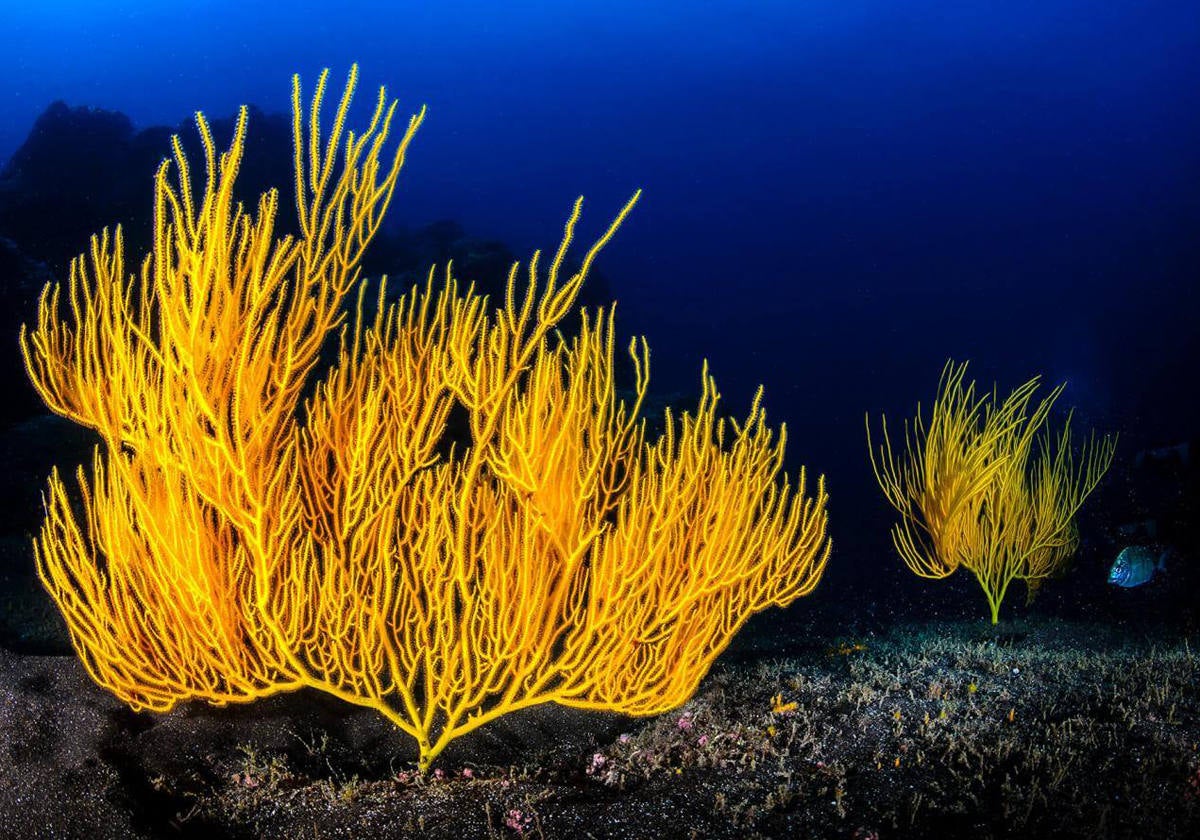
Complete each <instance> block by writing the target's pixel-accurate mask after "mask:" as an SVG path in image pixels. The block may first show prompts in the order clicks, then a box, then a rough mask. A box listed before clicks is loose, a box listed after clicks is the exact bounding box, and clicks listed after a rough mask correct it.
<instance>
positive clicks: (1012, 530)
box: [867, 362, 1116, 624]
mask: <svg viewBox="0 0 1200 840" xmlns="http://www.w3.org/2000/svg"><path fill="white" fill-rule="evenodd" d="M966 370H967V365H966V364H965V363H964V364H961V365H955V364H954V363H953V362H948V363H947V364H946V367H945V368H944V370H943V371H942V378H941V382H940V384H939V386H938V397H937V400H936V401H935V402H934V405H933V408H932V410H931V412H930V419H929V421H928V423H925V422H924V421H923V420H922V417H921V411H920V408H919V407H918V409H917V417H916V419H915V420H914V421H913V423H912V426H911V428H910V427H909V426H908V425H907V424H906V426H905V435H904V438H905V453H904V456H903V457H897V455H896V454H895V452H894V451H893V450H892V445H891V441H890V439H889V436H888V431H887V419H886V418H884V419H883V421H882V428H883V436H882V441H881V443H880V444H879V445H878V446H876V445H874V444H873V443H872V440H871V424H870V418H869V417H868V420H867V445H868V449H869V450H870V455H871V465H872V467H873V469H874V471H875V477H876V480H877V481H878V482H879V485H880V487H881V488H882V489H883V492H884V496H885V497H886V498H887V500H888V502H889V503H891V505H892V506H893V507H894V508H896V509H897V510H898V511H899V512H900V514H901V517H900V521H899V522H898V523H897V524H896V525H895V526H894V527H893V529H892V540H893V543H894V545H895V546H896V550H897V552H898V553H899V554H900V557H901V558H902V559H903V560H904V562H905V564H906V565H907V566H908V567H909V569H910V570H912V571H913V572H914V573H915V574H917V575H920V576H921V577H927V578H943V577H946V576H948V575H950V574H952V573H953V572H954V571H956V570H957V569H958V568H959V567H960V566H961V567H964V568H966V569H968V570H969V571H970V572H971V573H972V574H974V575H975V578H976V579H977V580H978V581H979V585H980V586H981V588H982V589H983V591H984V594H985V596H986V597H987V600H988V605H989V608H990V611H991V617H992V623H993V624H994V623H996V622H997V621H998V619H999V612H1000V604H1001V602H1003V600H1004V596H1005V594H1006V593H1007V591H1008V587H1009V584H1011V583H1012V581H1013V580H1023V581H1025V582H1026V584H1027V586H1028V587H1029V591H1030V592H1032V591H1034V590H1036V588H1037V587H1038V586H1039V585H1040V583H1041V581H1042V580H1044V579H1045V578H1047V577H1050V576H1053V575H1055V574H1058V573H1060V572H1061V571H1062V570H1063V568H1064V565H1065V563H1066V562H1067V560H1068V559H1069V558H1070V556H1071V555H1072V554H1073V553H1074V551H1075V547H1076V543H1077V536H1076V530H1075V524H1074V520H1075V515H1076V513H1078V511H1079V508H1080V507H1081V506H1082V504H1083V501H1084V499H1086V498H1087V496H1088V495H1089V494H1090V493H1091V492H1092V490H1094V489H1095V487H1096V485H1097V484H1098V483H1099V481H1100V479H1101V477H1102V476H1103V475H1104V473H1105V472H1106V471H1107V470H1108V467H1109V465H1110V464H1111V463H1112V459H1113V454H1114V452H1115V447H1116V441H1115V439H1110V438H1104V439H1103V440H1100V441H1097V440H1096V438H1095V437H1094V436H1093V437H1092V439H1091V440H1090V441H1089V442H1088V443H1087V444H1086V445H1085V446H1084V447H1083V449H1082V452H1081V453H1080V455H1079V459H1080V460H1079V463H1080V466H1079V467H1078V468H1077V467H1076V466H1075V463H1076V461H1075V455H1074V453H1073V451H1072V447H1071V445H1070V418H1068V419H1067V422H1066V423H1065V424H1064V427H1063V431H1062V433H1061V434H1060V435H1059V437H1058V438H1057V441H1054V440H1053V439H1052V438H1051V435H1050V433H1049V432H1048V431H1045V429H1046V424H1047V421H1048V418H1049V416H1050V411H1051V408H1052V407H1053V406H1054V403H1055V402H1056V401H1057V400H1058V398H1059V397H1060V396H1061V395H1062V392H1063V388H1064V387H1065V386H1063V385H1059V386H1057V387H1055V388H1053V389H1051V391H1050V392H1049V393H1048V394H1047V395H1046V396H1045V397H1043V398H1042V399H1041V400H1040V401H1038V402H1036V403H1035V402H1034V395H1035V393H1036V391H1037V388H1038V384H1039V379H1038V378H1037V377H1034V378H1033V379H1030V380H1029V381H1027V382H1025V383H1024V384H1022V385H1020V386H1019V387H1017V388H1015V389H1014V390H1013V391H1012V393H1010V394H1009V395H1008V397H1006V398H1005V399H1004V400H1003V401H1000V400H999V397H998V396H997V394H996V391H995V389H993V391H992V392H991V393H990V394H984V395H983V396H981V397H977V396H975V393H976V392H975V383H974V382H971V383H969V384H964V383H965V377H966ZM1039 435H1041V442H1040V445H1038V438H1039Z"/></svg>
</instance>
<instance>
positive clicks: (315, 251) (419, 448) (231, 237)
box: [21, 67, 829, 767]
mask: <svg viewBox="0 0 1200 840" xmlns="http://www.w3.org/2000/svg"><path fill="white" fill-rule="evenodd" d="M357 80H358V70H357V68H356V67H355V68H352V69H351V72H350V75H349V77H348V79H347V82H346V86H345V88H344V91H343V94H342V97H341V99H340V100H339V103H338V105H337V107H336V109H335V114H334V117H333V122H332V126H331V127H330V130H329V131H328V132H327V133H326V132H323V131H322V129H321V114H322V105H323V101H324V95H325V88H326V81H327V73H322V74H321V75H320V76H319V77H318V80H317V83H316V87H315V91H314V93H313V94H312V97H311V101H310V103H309V105H308V107H307V110H306V108H305V106H304V102H303V100H302V95H301V87H300V81H299V79H298V78H295V79H294V80H293V87H292V106H293V123H292V128H293V146H294V147H293V161H294V164H295V180H294V187H295V192H296V213H297V218H298V221H299V230H300V232H299V235H298V236H297V237H295V238H293V237H290V236H281V235H279V234H277V233H276V231H275V221H276V214H277V212H278V204H279V199H278V196H277V194H276V193H275V192H274V191H271V192H269V193H267V194H265V195H264V196H262V197H261V198H260V199H259V201H258V203H257V206H256V209H255V210H254V212H253V213H251V212H248V211H247V210H246V209H245V208H243V206H242V205H240V204H238V203H237V202H235V201H234V200H233V188H234V182H235V179H236V177H237V172H238V168H239V164H240V161H241V158H242V152H243V149H244V143H245V137H246V131H247V115H246V111H245V110H243V111H242V112H241V113H240V115H239V118H238V122H237V126H236V128H235V131H234V136H233V139H232V141H231V143H230V146H229V148H228V149H227V150H225V151H224V152H222V153H221V154H220V155H219V157H218V155H217V152H216V149H215V146H214V144H213V140H212V135H211V131H210V129H209V127H208V123H207V122H206V121H205V119H204V117H203V115H197V126H198V128H199V132H200V135H201V141H202V145H203V148H204V156H205V180H204V189H203V194H200V193H199V192H198V191H197V192H196V194H193V186H192V183H191V169H190V167H189V163H188V160H187V158H186V156H185V154H184V151H183V147H182V144H181V143H180V142H179V141H178V140H175V141H173V143H172V151H173V164H172V163H171V162H164V164H163V166H162V167H160V169H159V170H158V173H157V175H156V178H155V182H154V197H153V198H154V238H153V245H152V249H151V251H150V253H149V254H148V255H147V258H146V261H145V262H144V263H143V265H142V270H141V272H140V274H132V275H127V274H126V271H125V266H124V259H123V252H122V243H121V236H120V232H119V231H118V232H117V233H116V234H115V235H113V236H111V237H110V236H109V235H108V234H107V232H105V233H102V234H101V235H100V236H98V237H96V238H94V239H93V241H92V248H91V252H90V254H89V255H88V256H87V257H86V258H84V257H81V258H80V259H78V260H76V261H75V263H73V265H72V269H71V274H70V276H69V278H68V281H67V283H66V289H65V292H66V294H65V300H64V295H63V291H64V290H63V289H62V288H60V287H59V286H58V285H53V286H52V287H50V288H48V289H47V290H45V291H44V292H43V294H42V297H41V299H40V302H39V307H38V318H37V324H36V326H35V327H34V328H33V329H31V330H23V331H22V334H21V347H22V351H23V353H24V358H25V363H26V367H27V370H28V372H29V375H30V377H31V379H32V380H33V382H34V384H35V386H36V387H37V389H38V391H39V393H40V394H41V395H42V397H43V398H44V399H45V401H46V403H47V405H49V406H50V408H51V409H53V410H54V411H57V412H59V413H60V414H63V415H65V416H67V417H70V418H71V419H73V420H75V421H77V422H80V423H83V424H86V425H88V426H91V427H93V428H95V429H96V430H97V431H98V432H99V433H100V435H101V437H102V438H103V442H104V444H103V448H102V450H100V451H98V453H97V455H96V458H95V460H94V463H93V466H92V469H91V471H90V473H86V472H84V471H81V472H80V474H79V476H78V483H79V487H80V491H81V496H82V505H81V506H80V507H78V508H76V507H74V506H73V505H72V504H71V502H70V501H69V494H68V492H67V490H66V489H65V486H64V483H63V482H62V481H61V480H60V479H59V477H58V476H57V474H56V475H55V476H53V477H52V478H51V481H50V490H49V493H48V496H47V516H46V522H45V525H44V527H43V529H42V532H41V534H40V536H39V537H38V539H37V543H36V551H37V563H38V572H39V575H40V576H41V579H42V581H43V583H44V585H45V586H46V588H47V589H48V590H49V592H50V593H51V595H52V596H53V597H54V599H55V601H56V602H57V603H58V605H59V607H60V609H61V610H62V612H63V615H64V617H65V618H66V621H67V624H68V626H69V628H70V631H71V634H72V638H73V640H74V642H75V646H76V648H77V650H78V651H79V655H80V657H81V659H82V660H83V662H84V664H85V667H87V669H88V672H89V673H90V674H91V675H92V677H93V678H94V679H95V680H96V681H97V682H98V683H100V684H101V685H103V686H105V687H106V688H108V689H109V690H111V691H112V692H113V693H115V694H116V695H117V696H118V697H120V698H122V699H123V700H125V701H126V702H128V703H130V704H131V705H133V706H135V707H137V708H146V709H153V710H165V709H169V708H171V707H172V706H173V705H174V704H176V703H178V702H180V701H183V700H188V699H193V698H194V699H203V700H206V701H208V702H211V703H227V702H241V701H247V700H251V699H254V698H256V697H261V696H265V695H268V694H272V693H275V692H278V691H287V690H291V689H295V688H299V687H304V686H308V687H313V688H317V689H320V690H322V691H325V692H328V693H329V694H332V695H334V696H336V697H339V698H341V699H343V700H346V701H347V702H351V703H355V704H358V705H362V706H366V707H369V708H372V709H375V710H377V711H378V712H379V713H381V714H383V715H385V716H386V717H387V718H388V719H389V720H391V721H393V722H394V723H395V724H396V725H397V726H399V727H400V728H401V729H403V730H404V731H405V732H407V733H408V734H410V735H411V736H412V737H413V738H414V739H415V740H416V742H417V745H418V755H419V761H420V764H421V766H422V767H427V766H428V764H429V762H430V761H432V760H433V758H434V757H435V756H437V755H438V753H440V752H441V750H442V749H444V748H445V746H446V744H447V743H449V742H450V741H451V740H453V739H454V738H458V737H461V736H462V735H464V734H466V733H467V732H470V731H472V730H473V729H475V728H477V727H479V726H481V725H483V724H485V723H486V722H488V721H490V720H493V719H495V718H496V717H497V716H499V715H503V714H506V713H508V712H511V711H513V710H516V709H520V708H523V707H526V706H531V705H534V704H538V703H545V702H558V703H562V704H566V705H573V706H578V707H581V708H594V709H608V710H613V711H622V712H627V713H631V714H653V713H656V712H661V711H664V710H666V709H670V708H673V707H675V706H678V705H680V704H681V703H683V702H684V701H685V700H686V699H687V698H688V697H689V696H690V695H691V694H692V692H694V691H695V689H696V686H697V684H698V682H699V680H700V679H701V677H702V676H703V675H704V674H705V672H706V671H707V670H708V668H709V666H710V665H711V663H712V661H713V660H714V658H715V657H716V656H717V655H718V654H719V653H720V652H721V650H723V649H724V648H725V646H726V645H727V644H728V643H729V640H730V639H731V638H732V635H733V634H734V633H735V632H736V631H737V630H738V628H739V627H740V626H741V625H742V624H743V623H744V622H745V621H746V619H747V618H748V617H749V616H750V615H751V614H752V613H754V612H756V611H758V610H761V609H765V608H766V607H769V606H783V605H786V604H788V603H790V602H791V601H792V600H794V599H795V598H797V597H800V596H801V595H804V594H807V593H808V592H810V591H811V590H812V588H813V587H814V586H815V585H816V583H817V580H818V579H819V578H820V576H821V573H822V571H823V569H824V566H825V563H826V561H827V559H828V556H829V540H828V538H827V536H826V531H825V527H826V514H825V505H826V494H825V488H824V481H823V480H820V479H819V480H818V481H817V484H816V492H815V494H814V495H812V496H811V497H810V496H806V495H805V489H806V488H805V475H804V472H803V471H801V472H800V475H799V478H798V481H796V483H794V484H792V483H789V482H788V480H787V479H786V478H782V479H781V478H780V474H781V467H782V461H783V448H784V443H785V439H786V435H785V433H784V430H782V429H780V431H779V433H778V434H776V433H775V432H774V431H773V430H772V429H771V428H770V427H768V426H767V425H766V422H765V415H764V412H763V408H762V403H761V391H760V392H759V393H758V394H756V396H755V398H754V400H753V403H752V405H751V408H750V411H749V415H748V416H747V417H746V418H745V419H744V420H743V421H742V422H740V423H738V422H727V421H725V420H723V419H721V418H720V417H719V416H718V414H717V408H718V402H719V398H718V392H717V390H716V384H715V382H714V381H713V380H712V378H711V377H710V376H709V374H708V369H707V365H706V366H705V369H704V373H703V376H702V380H701V388H702V393H701V398H700V403H699V405H698V407H697V408H696V410H695V412H693V413H685V414H682V415H680V416H678V417H674V416H672V415H671V414H670V413H668V415H667V432H666V434H665V435H664V436H663V437H662V438H661V439H660V440H658V441H656V442H649V441H647V440H646V439H645V425H644V423H643V421H642V419H641V418H640V416H639V415H640V409H641V405H642V402H643V399H644V397H645V394H646V389H647V382H648V376H649V351H648V349H647V346H646V343H645V341H644V340H640V341H639V340H634V341H632V342H631V343H630V345H629V355H630V357H631V359H632V364H633V368H634V374H635V381H634V389H633V396H632V398H631V399H630V400H629V401H628V402H626V401H624V400H622V399H620V398H618V391H617V384H616V381H615V378H616V377H615V375H614V359H613V355H614V346H615V335H616V327H615V322H614V318H613V314H612V310H611V309H609V310H607V311H604V310H601V311H599V312H596V313H594V314H590V313H589V314H585V315H584V316H583V317H582V318H581V319H580V321H579V324H578V326H577V327H575V328H574V329H564V330H561V331H560V329H559V327H560V325H561V322H562V321H563V319H564V318H565V317H566V316H567V315H568V313H569V312H570V311H571V310H572V309H573V308H574V306H575V304H576V300H577V297H578V294H579V289H580V287H581V285H582V283H583V282H584V280H585V279H586V276H587V274H588V272H589V270H590V269H591V267H592V265H593V263H594V261H595V259H596V257H597V255H598V253H599V252H600V250H601V249H602V248H603V247H604V246H605V245H606V244H607V243H608V242H609V241H610V239H611V238H612V237H613V235H614V234H615V233H616V231H617V229H618V228H619V227H620V225H621V224H622V223H623V222H624V221H625V219H626V217H627V216H628V214H629V213H630V211H631V210H632V208H633V206H634V205H635V204H636V202H637V200H638V198H639V196H640V193H634V195H633V197H632V198H631V199H630V200H629V201H628V202H627V203H626V204H625V205H624V206H623V207H622V208H621V209H620V211H619V212H618V213H617V215H616V218H615V219H614V220H613V222H612V223H611V224H610V225H609V226H608V227H607V229H606V230H605V231H604V232H603V233H602V234H601V236H600V237H599V238H598V239H597V240H596V241H595V242H594V243H593V244H592V245H591V246H590V247H589V248H588V249H587V251H586V252H585V253H584V255H583V258H582V261H581V264H580V267H579V268H578V269H577V270H576V271H574V272H573V273H571V275H570V276H569V277H564V276H563V274H564V272H565V271H566V269H565V265H566V264H567V263H566V260H567V254H568V249H569V247H570V246H571V244H572V240H573V238H574V234H575V228H576V225H577V223H578V220H579V216H580V212H581V208H582V200H579V201H577V202H576V203H575V205H574V208H573V210H572V212H571V214H570V216H569V218H568V221H567V224H566V226H565V229H564V233H563V237H562V240H561V241H560V243H559V245H558V247H557V249H556V250H555V251H554V256H553V258H552V259H551V261H550V264H549V266H548V268H546V269H545V270H543V268H542V267H541V265H540V260H539V257H538V255H537V254H536V253H535V254H534V257H533V259H531V260H530V262H529V264H528V267H527V274H526V277H527V281H526V282H525V283H524V284H523V285H518V276H519V274H520V272H519V269H518V267H517V266H514V267H513V269H512V271H511V272H510V274H509V277H508V283H507V287H506V290H505V295H504V300H503V303H502V305H501V307H500V308H499V310H497V311H495V312H489V310H488V306H487V303H486V301H485V300H484V298H483V297H481V296H480V295H479V294H477V293H476V292H475V291H474V289H473V288H472V287H466V288H463V287H462V286H460V284H459V283H458V282H457V280H456V279H455V278H454V275H453V273H452V271H451V269H450V267H447V268H446V269H445V270H444V272H443V273H441V274H438V273H435V271H434V270H431V271H430V273H429V275H428V279H427V280H426V282H425V283H424V284H422V285H418V286H417V287H414V288H413V289H411V290H410V291H409V292H408V293H407V294H405V295H403V296H402V297H400V298H399V299H398V300H396V301H393V302H389V300H388V296H387V284H386V281H384V282H381V283H380V285H379V289H378V294H377V296H376V300H375V306H374V311H373V312H368V311H367V310H368V307H367V300H368V299H367V290H366V285H365V284H360V285H359V293H358V295H357V297H356V299H355V301H354V303H353V305H352V306H349V307H347V306H346V305H345V304H346V300H345V299H346V296H347V294H348V293H349V290H350V288H351V287H352V286H353V285H355V284H356V283H359V274H358V272H359V263H360V260H361V257H362V255H363V251H364V249H365V248H366V247H367V245H368V243H369V242H370V241H371V239H372V238H373V237H374V235H375V234H376V232H377V230H378V228H379V224H380V222H381V220H382V217H383V213H384V211H385V210H386V207H387V205H388V203H389V202H390V200H391V198H392V194H393V190H394V188H395V184H396V180H397V177H398V174H399V171H400V168H401V166H402V165H403V163H404V161H405V155H406V151H407V148H408V145H409V143H410V142H411V141H412V139H413V136H414V134H415V133H416V131H417V129H418V128H419V127H420V125H421V122H422V119H423V116H424V111H423V110H422V111H420V112H418V113H417V114H415V115H414V116H412V117H411V118H410V120H409V122H408V126H407V129H406V130H405V132H404V133H403V134H402V135H401V136H400V137H399V139H398V140H397V141H396V142H395V144H394V146H395V147H394V150H393V151H391V152H390V153H387V152H385V149H386V148H387V147H388V145H389V143H388V141H389V132H390V126H391V122H392V119H393V116H394V114H395V110H396V107H397V106H396V103H395V102H394V101H389V100H388V98H387V96H386V93H385V92H384V91H383V89H380V92H379V96H378V99H377V102H376V105H375V110H374V113H373V115H372V116H371V119H370V120H369V122H368V124H367V126H366V128H365V130H363V131H362V132H361V133H357V134H356V133H354V132H353V131H350V130H348V129H347V128H346V126H345V123H346V120H347V116H348V114H349V110H350V100H351V97H352V95H353V93H354V89H355V87H356V84H357ZM348 312H349V314H348ZM346 318H350V319H351V321H352V323H349V324H346V323H345V321H344V319H346ZM335 332H336V333H339V335H338V336H335V335H334V334H335ZM333 338H336V339H337V340H336V358H335V360H334V363H333V364H332V366H331V367H330V369H329V370H328V371H326V372H325V373H324V375H323V377H322V378H321V379H320V380H319V381H314V377H315V375H316V374H315V370H316V367H317V364H318V362H319V360H320V356H321V353H322V348H323V347H324V346H325V345H326V344H327V342H329V343H330V344H333V343H335V342H331V341H329V340H330V339H333ZM330 349H331V350H332V349H334V348H332V347H331V348H330ZM305 394H307V395H308V396H307V397H306V398H305V397H304V395H305ZM302 399H303V400H304V402H303V404H302ZM456 411H457V412H458V413H460V414H462V415H463V416H465V417H466V418H467V429H466V430H464V431H462V432H459V433H456V432H455V431H454V430H452V429H451V428H450V418H451V416H452V414H453V413H455V412H456Z"/></svg>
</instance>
